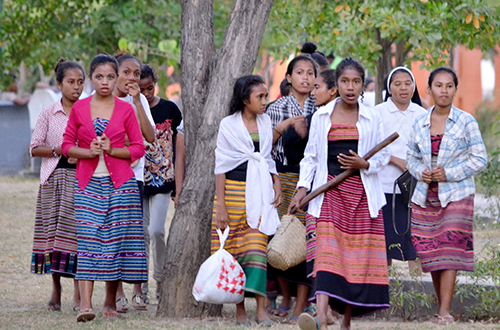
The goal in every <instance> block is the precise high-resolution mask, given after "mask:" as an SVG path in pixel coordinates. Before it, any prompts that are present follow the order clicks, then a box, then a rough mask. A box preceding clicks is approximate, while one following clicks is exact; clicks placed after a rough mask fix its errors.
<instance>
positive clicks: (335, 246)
mask: <svg viewBox="0 0 500 330" xmlns="http://www.w3.org/2000/svg"><path fill="white" fill-rule="evenodd" d="M332 179H333V176H331V175H328V181H330V180H332ZM313 277H314V281H313V282H314V283H313V286H314V291H313V292H314V295H313V298H312V299H311V300H313V301H314V300H315V297H316V295H317V294H325V295H327V296H329V297H330V300H329V302H330V306H331V307H332V308H333V309H334V310H336V311H338V312H339V313H344V311H345V307H346V304H350V305H353V311H352V315H353V316H359V315H364V314H367V313H370V312H374V311H376V310H378V309H381V308H387V307H389V286H388V285H389V280H388V273H387V256H386V249H385V237H384V221H383V218H382V213H381V212H379V215H378V217H377V218H375V219H372V218H371V217H370V212H369V209H368V200H367V197H366V193H365V190H364V188H363V183H362V181H361V177H359V176H353V177H349V178H348V179H346V180H345V181H344V182H342V183H341V184H340V185H338V186H337V187H335V188H334V189H331V190H328V191H327V192H326V193H325V197H324V200H323V205H322V206H321V215H320V217H319V218H318V219H316V254H315V261H314V272H313Z"/></svg>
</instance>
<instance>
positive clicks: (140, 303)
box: [132, 294, 148, 311]
mask: <svg viewBox="0 0 500 330" xmlns="http://www.w3.org/2000/svg"><path fill="white" fill-rule="evenodd" d="M132 307H134V308H135V309H136V310H138V311H145V310H147V309H148V308H147V307H146V303H145V302H144V300H143V299H142V296H141V295H139V294H134V296H133V297H132Z"/></svg>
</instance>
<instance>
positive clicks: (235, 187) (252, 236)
mask: <svg viewBox="0 0 500 330" xmlns="http://www.w3.org/2000/svg"><path fill="white" fill-rule="evenodd" d="M245 185H246V182H245V181H235V180H229V179H226V189H225V194H226V200H225V202H226V209H227V212H228V213H229V228H230V231H229V236H228V238H227V240H226V243H225V244H224V249H225V250H226V251H227V252H229V253H230V254H231V255H233V256H234V257H235V258H236V260H237V261H238V263H239V264H240V265H241V267H242V268H243V271H244V272H245V275H246V277H247V281H246V284H245V296H254V295H256V294H257V295H260V296H264V297H265V296H266V282H267V235H265V234H263V233H261V232H260V231H259V230H258V229H252V228H250V227H249V226H248V223H247V215H246V211H245V210H246V206H245ZM217 203H218V200H217V196H216V197H215V200H214V208H213V218H212V219H213V220H212V242H211V252H212V254H213V253H215V252H216V251H217V250H218V249H219V248H220V242H219V236H218V235H217V232H216V227H215V215H216V212H217Z"/></svg>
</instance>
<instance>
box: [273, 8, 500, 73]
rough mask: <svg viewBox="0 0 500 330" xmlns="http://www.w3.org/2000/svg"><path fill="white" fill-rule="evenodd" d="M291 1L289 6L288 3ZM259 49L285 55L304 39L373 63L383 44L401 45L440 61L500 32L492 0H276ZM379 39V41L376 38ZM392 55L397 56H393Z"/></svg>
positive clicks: (486, 43) (486, 44)
mask: <svg viewBox="0 0 500 330" xmlns="http://www.w3.org/2000/svg"><path fill="white" fill-rule="evenodd" d="M292 3H293V4H292ZM267 32H268V33H267V34H266V37H265V38H264V43H263V47H267V49H271V50H272V51H274V52H275V53H276V54H278V55H282V56H283V55H284V56H287V55H288V54H289V53H290V52H291V51H296V50H297V48H296V47H297V45H298V44H301V43H303V42H304V41H306V40H308V41H314V42H316V43H317V44H318V47H319V49H320V50H325V51H330V50H334V51H335V53H336V54H339V55H341V56H352V57H356V58H358V59H360V60H362V61H363V63H366V64H367V66H371V67H373V66H374V65H375V62H376V61H377V60H378V59H379V58H380V57H381V56H382V54H381V50H382V42H381V41H386V42H388V43H389V45H390V44H392V43H394V44H398V43H401V44H402V46H403V47H402V48H401V51H402V54H401V56H402V58H403V59H404V58H406V56H407V55H409V56H408V57H407V58H406V62H409V61H410V60H420V61H423V62H424V64H425V65H426V66H436V65H441V64H444V63H445V62H446V61H447V60H448V54H447V51H448V50H450V49H451V47H454V46H456V45H459V44H465V45H468V46H469V47H470V48H474V47H479V48H481V49H483V50H486V49H489V48H491V47H493V46H494V45H496V43H497V41H498V39H499V36H500V3H499V2H498V1H495V0H487V1H482V0H436V1H427V0H380V1H372V0H343V1H298V0H294V1H285V0H278V1H275V4H274V6H273V10H272V12H271V17H270V19H269V23H268V26H267ZM379 39H380V40H379ZM393 55H397V54H393Z"/></svg>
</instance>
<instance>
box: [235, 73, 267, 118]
mask: <svg viewBox="0 0 500 330" xmlns="http://www.w3.org/2000/svg"><path fill="white" fill-rule="evenodd" d="M261 84H262V85H265V82H264V79H262V77H261V76H255V75H250V76H243V77H240V78H238V80H236V83H235V84H234V89H233V96H232V98H231V103H230V104H229V114H230V115H232V114H235V113H236V112H238V111H243V108H245V101H248V100H249V99H250V94H252V89H253V87H254V86H257V85H261Z"/></svg>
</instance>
